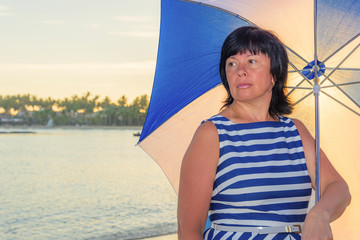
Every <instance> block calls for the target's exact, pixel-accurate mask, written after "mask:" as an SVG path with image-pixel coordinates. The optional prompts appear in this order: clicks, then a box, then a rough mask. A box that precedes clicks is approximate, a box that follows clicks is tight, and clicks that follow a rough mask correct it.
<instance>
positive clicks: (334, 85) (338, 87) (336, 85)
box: [321, 78, 360, 108]
mask: <svg viewBox="0 0 360 240" xmlns="http://www.w3.org/2000/svg"><path fill="white" fill-rule="evenodd" d="M328 80H329V81H330V82H331V83H332V84H333V85H332V86H333V87H336V88H337V89H339V91H340V92H342V93H343V94H344V95H345V96H346V97H347V98H349V99H350V100H351V101H352V102H353V103H354V104H355V105H356V106H357V107H358V108H360V105H359V103H357V102H356V101H355V100H354V99H353V98H352V97H351V96H350V95H349V94H347V93H346V92H345V91H344V90H343V89H342V88H340V86H339V85H340V84H336V83H334V82H333V81H332V80H331V79H330V78H328ZM357 83H359V82H357ZM354 84H356V82H355V83H354ZM332 86H327V88H329V87H332ZM322 88H323V87H322ZM321 92H323V93H324V91H321Z"/></svg>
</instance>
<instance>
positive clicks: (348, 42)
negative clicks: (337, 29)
mask: <svg viewBox="0 0 360 240" xmlns="http://www.w3.org/2000/svg"><path fill="white" fill-rule="evenodd" d="M359 36H360V33H358V34H356V35H355V36H354V37H353V38H351V39H350V40H349V41H347V42H346V43H345V44H343V45H342V46H341V47H339V48H338V49H337V50H335V51H334V52H333V53H332V54H331V55H330V56H328V57H327V58H326V59H325V60H324V61H323V63H325V62H326V61H327V60H329V59H330V58H332V57H333V56H334V55H335V54H336V53H338V52H339V51H340V50H341V49H343V48H344V47H346V46H347V45H349V44H350V43H351V42H353V41H354V40H355V39H356V38H358V37H359Z"/></svg>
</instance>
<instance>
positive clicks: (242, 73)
mask: <svg viewBox="0 0 360 240" xmlns="http://www.w3.org/2000/svg"><path fill="white" fill-rule="evenodd" d="M237 74H238V76H239V77H246V76H247V72H246V68H245V67H243V66H241V65H240V66H239V67H238V69H237Z"/></svg>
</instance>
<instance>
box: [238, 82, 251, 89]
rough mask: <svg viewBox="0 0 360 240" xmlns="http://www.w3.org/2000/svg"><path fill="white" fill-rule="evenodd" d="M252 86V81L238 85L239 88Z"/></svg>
mask: <svg viewBox="0 0 360 240" xmlns="http://www.w3.org/2000/svg"><path fill="white" fill-rule="evenodd" d="M250 86H251V84H250V83H240V84H239V85H237V88H248V87H250Z"/></svg>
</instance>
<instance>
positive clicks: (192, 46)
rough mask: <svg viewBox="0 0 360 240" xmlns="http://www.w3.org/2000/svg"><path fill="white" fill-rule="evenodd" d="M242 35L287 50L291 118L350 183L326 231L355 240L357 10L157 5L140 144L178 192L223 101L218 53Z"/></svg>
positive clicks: (355, 5) (266, 3) (320, 5)
mask: <svg viewBox="0 0 360 240" xmlns="http://www.w3.org/2000/svg"><path fill="white" fill-rule="evenodd" d="M245 25H255V26H259V27H261V28H264V29H267V30H271V31H273V32H275V33H276V34H277V35H278V36H279V38H280V39H281V40H282V41H283V42H284V44H285V45H286V49H287V51H288V55H289V60H290V63H289V74H288V86H287V87H288V95H289V97H290V99H291V100H292V101H293V102H294V104H295V111H294V113H293V114H292V115H291V117H295V118H299V119H300V120H302V121H303V122H304V123H305V125H306V126H307V127H308V128H309V129H310V131H311V132H312V134H313V135H314V136H315V138H316V148H317V152H318V153H319V149H320V146H321V148H322V149H323V150H324V151H325V153H326V154H327V155H328V157H329V159H330V160H331V161H332V163H333V164H334V165H335V167H336V168H337V169H338V171H339V172H340V173H341V174H342V175H343V176H344V178H345V179H346V180H347V182H348V183H349V185H350V191H351V193H352V197H353V200H352V204H351V206H350V208H349V210H347V212H346V213H345V215H344V216H343V217H342V218H341V219H340V220H339V221H336V222H335V223H334V224H333V225H334V226H338V227H334V229H335V230H334V234H335V235H336V234H339V236H346V237H347V239H355V236H357V234H356V230H355V229H356V226H357V224H359V223H360V221H359V220H358V219H357V214H356V212H357V211H358V209H359V208H360V200H359V198H360V190H359V187H358V186H359V184H360V177H359V174H358V171H359V170H360V164H359V161H357V159H358V158H359V155H358V153H359V151H358V149H359V147H360V0H358V1H330V0H317V1H316V0H304V1H296V0H253V1H246V0H205V1H180V0H162V1H161V26H160V38H159V48H158V58H157V65H156V71H155V77H154V84H153V89H152V94H151V99H150V104H149V109H148V114H147V118H146V120H145V123H144V126H143V129H142V132H141V136H140V139H139V143H138V144H139V145H140V147H141V148H142V149H144V150H145V151H146V152H147V153H148V154H149V155H150V156H151V157H152V158H153V159H154V160H155V161H156V162H157V163H158V164H159V166H160V167H161V168H162V169H163V171H164V172H165V174H166V176H167V178H168V179H169V181H170V183H171V184H172V186H173V187H174V189H175V191H176V192H177V190H178V184H179V174H180V166H181V160H182V157H183V155H184V153H185V151H186V148H187V146H188V145H189V143H190V141H191V138H192V136H193V134H194V132H195V130H196V128H197V127H198V126H199V124H200V123H201V121H202V120H204V119H207V118H209V117H211V116H212V115H215V114H216V113H217V112H218V111H219V110H220V108H221V106H222V105H223V101H224V100H225V97H226V93H225V90H224V89H223V87H222V86H221V80H220V76H219V73H218V69H219V60H220V52H221V46H222V43H223V41H224V40H225V38H226V36H227V35H228V34H229V33H231V32H232V31H233V30H234V29H236V28H238V27H240V26H245ZM317 162H319V161H317ZM319 167H321V166H319V165H318V164H317V172H318V170H319ZM318 176H319V174H318V173H317V181H316V182H317V184H316V185H317V186H319V182H318V179H319V177H318ZM317 192H319V189H318V187H317ZM317 198H318V196H317ZM355 234H356V235H355ZM351 236H353V237H354V238H351Z"/></svg>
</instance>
